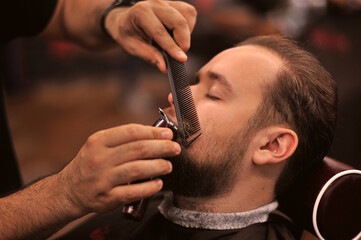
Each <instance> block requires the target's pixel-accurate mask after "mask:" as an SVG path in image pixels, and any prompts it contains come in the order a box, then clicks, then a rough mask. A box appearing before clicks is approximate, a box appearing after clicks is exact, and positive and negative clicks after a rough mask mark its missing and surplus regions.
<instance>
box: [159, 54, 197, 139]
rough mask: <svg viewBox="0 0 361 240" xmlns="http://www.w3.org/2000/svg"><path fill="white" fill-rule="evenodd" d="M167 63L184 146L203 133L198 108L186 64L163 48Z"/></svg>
mask: <svg viewBox="0 0 361 240" xmlns="http://www.w3.org/2000/svg"><path fill="white" fill-rule="evenodd" d="M161 51H162V54H163V57H164V59H165V62H166V65H167V72H168V80H169V85H170V89H171V92H172V96H173V102H174V108H175V112H176V116H177V122H178V130H179V133H180V137H181V139H182V144H183V145H184V146H189V145H190V144H191V143H192V142H194V140H196V139H197V138H198V137H199V136H200V135H201V134H202V133H199V134H197V135H195V134H196V133H197V132H199V131H201V127H200V125H199V121H198V115H197V110H196V108H195V106H194V101H193V96H192V92H191V89H190V87H189V81H188V78H187V72H186V67H185V64H184V63H182V62H179V61H177V60H175V59H174V58H172V57H171V56H169V54H168V53H167V52H165V51H164V50H161Z"/></svg>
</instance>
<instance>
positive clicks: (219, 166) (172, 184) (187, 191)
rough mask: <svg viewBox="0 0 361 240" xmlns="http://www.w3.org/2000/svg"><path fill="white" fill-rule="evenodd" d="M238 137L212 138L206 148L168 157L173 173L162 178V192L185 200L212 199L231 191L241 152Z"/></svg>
mask: <svg viewBox="0 0 361 240" xmlns="http://www.w3.org/2000/svg"><path fill="white" fill-rule="evenodd" d="M240 137H242V136H239V135H238V136H237V137H236V136H234V137H231V138H230V139H227V140H223V141H222V140H219V139H218V140H217V139H213V141H212V143H209V144H207V146H204V148H206V149H203V150H201V149H197V151H196V152H197V153H193V154H192V155H191V154H190V152H189V150H188V149H185V148H184V149H182V153H181V154H180V155H179V156H177V157H174V158H169V160H170V161H171V162H172V164H173V171H172V173H171V174H169V175H166V176H164V177H162V179H163V181H164V187H163V189H164V190H171V191H172V192H173V194H174V195H178V196H185V197H214V196H217V195H220V194H222V193H225V192H227V191H229V190H231V188H232V187H233V184H234V183H235V178H236V176H237V173H238V172H239V168H240V166H241V162H240V161H241V160H242V158H243V155H244V151H245V147H244V146H245V145H246V144H239V142H240V141H239V138H240ZM195 158H198V159H197V160H198V161H197V160H196V159H195ZM199 160H201V161H199Z"/></svg>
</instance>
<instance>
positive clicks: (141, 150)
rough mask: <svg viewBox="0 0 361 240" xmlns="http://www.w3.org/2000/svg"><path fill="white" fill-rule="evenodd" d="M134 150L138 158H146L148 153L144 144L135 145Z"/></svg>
mask: <svg viewBox="0 0 361 240" xmlns="http://www.w3.org/2000/svg"><path fill="white" fill-rule="evenodd" d="M132 150H133V151H134V152H136V153H137V155H138V156H144V155H146V154H147V152H148V149H147V147H146V145H145V143H144V142H137V143H136V144H133V148H132Z"/></svg>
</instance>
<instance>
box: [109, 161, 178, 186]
mask: <svg viewBox="0 0 361 240" xmlns="http://www.w3.org/2000/svg"><path fill="white" fill-rule="evenodd" d="M171 171H172V164H171V163H170V162H169V161H167V160H164V159H154V160H138V161H132V162H127V163H124V164H121V165H119V166H117V167H115V168H113V169H112V170H111V171H110V173H109V175H108V177H109V179H108V180H109V183H110V184H111V185H112V186H116V185H121V184H127V183H129V182H134V181H138V180H143V179H149V178H154V177H157V176H162V175H166V174H169V173H170V172H171Z"/></svg>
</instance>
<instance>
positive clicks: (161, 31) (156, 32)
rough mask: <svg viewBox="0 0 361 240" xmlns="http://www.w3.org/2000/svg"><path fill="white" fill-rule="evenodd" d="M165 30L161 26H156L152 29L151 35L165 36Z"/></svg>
mask: <svg viewBox="0 0 361 240" xmlns="http://www.w3.org/2000/svg"><path fill="white" fill-rule="evenodd" d="M166 34H168V33H167V31H166V30H165V29H164V28H163V27H156V28H155V29H154V31H153V35H154V36H155V37H158V38H162V37H164V36H166Z"/></svg>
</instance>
